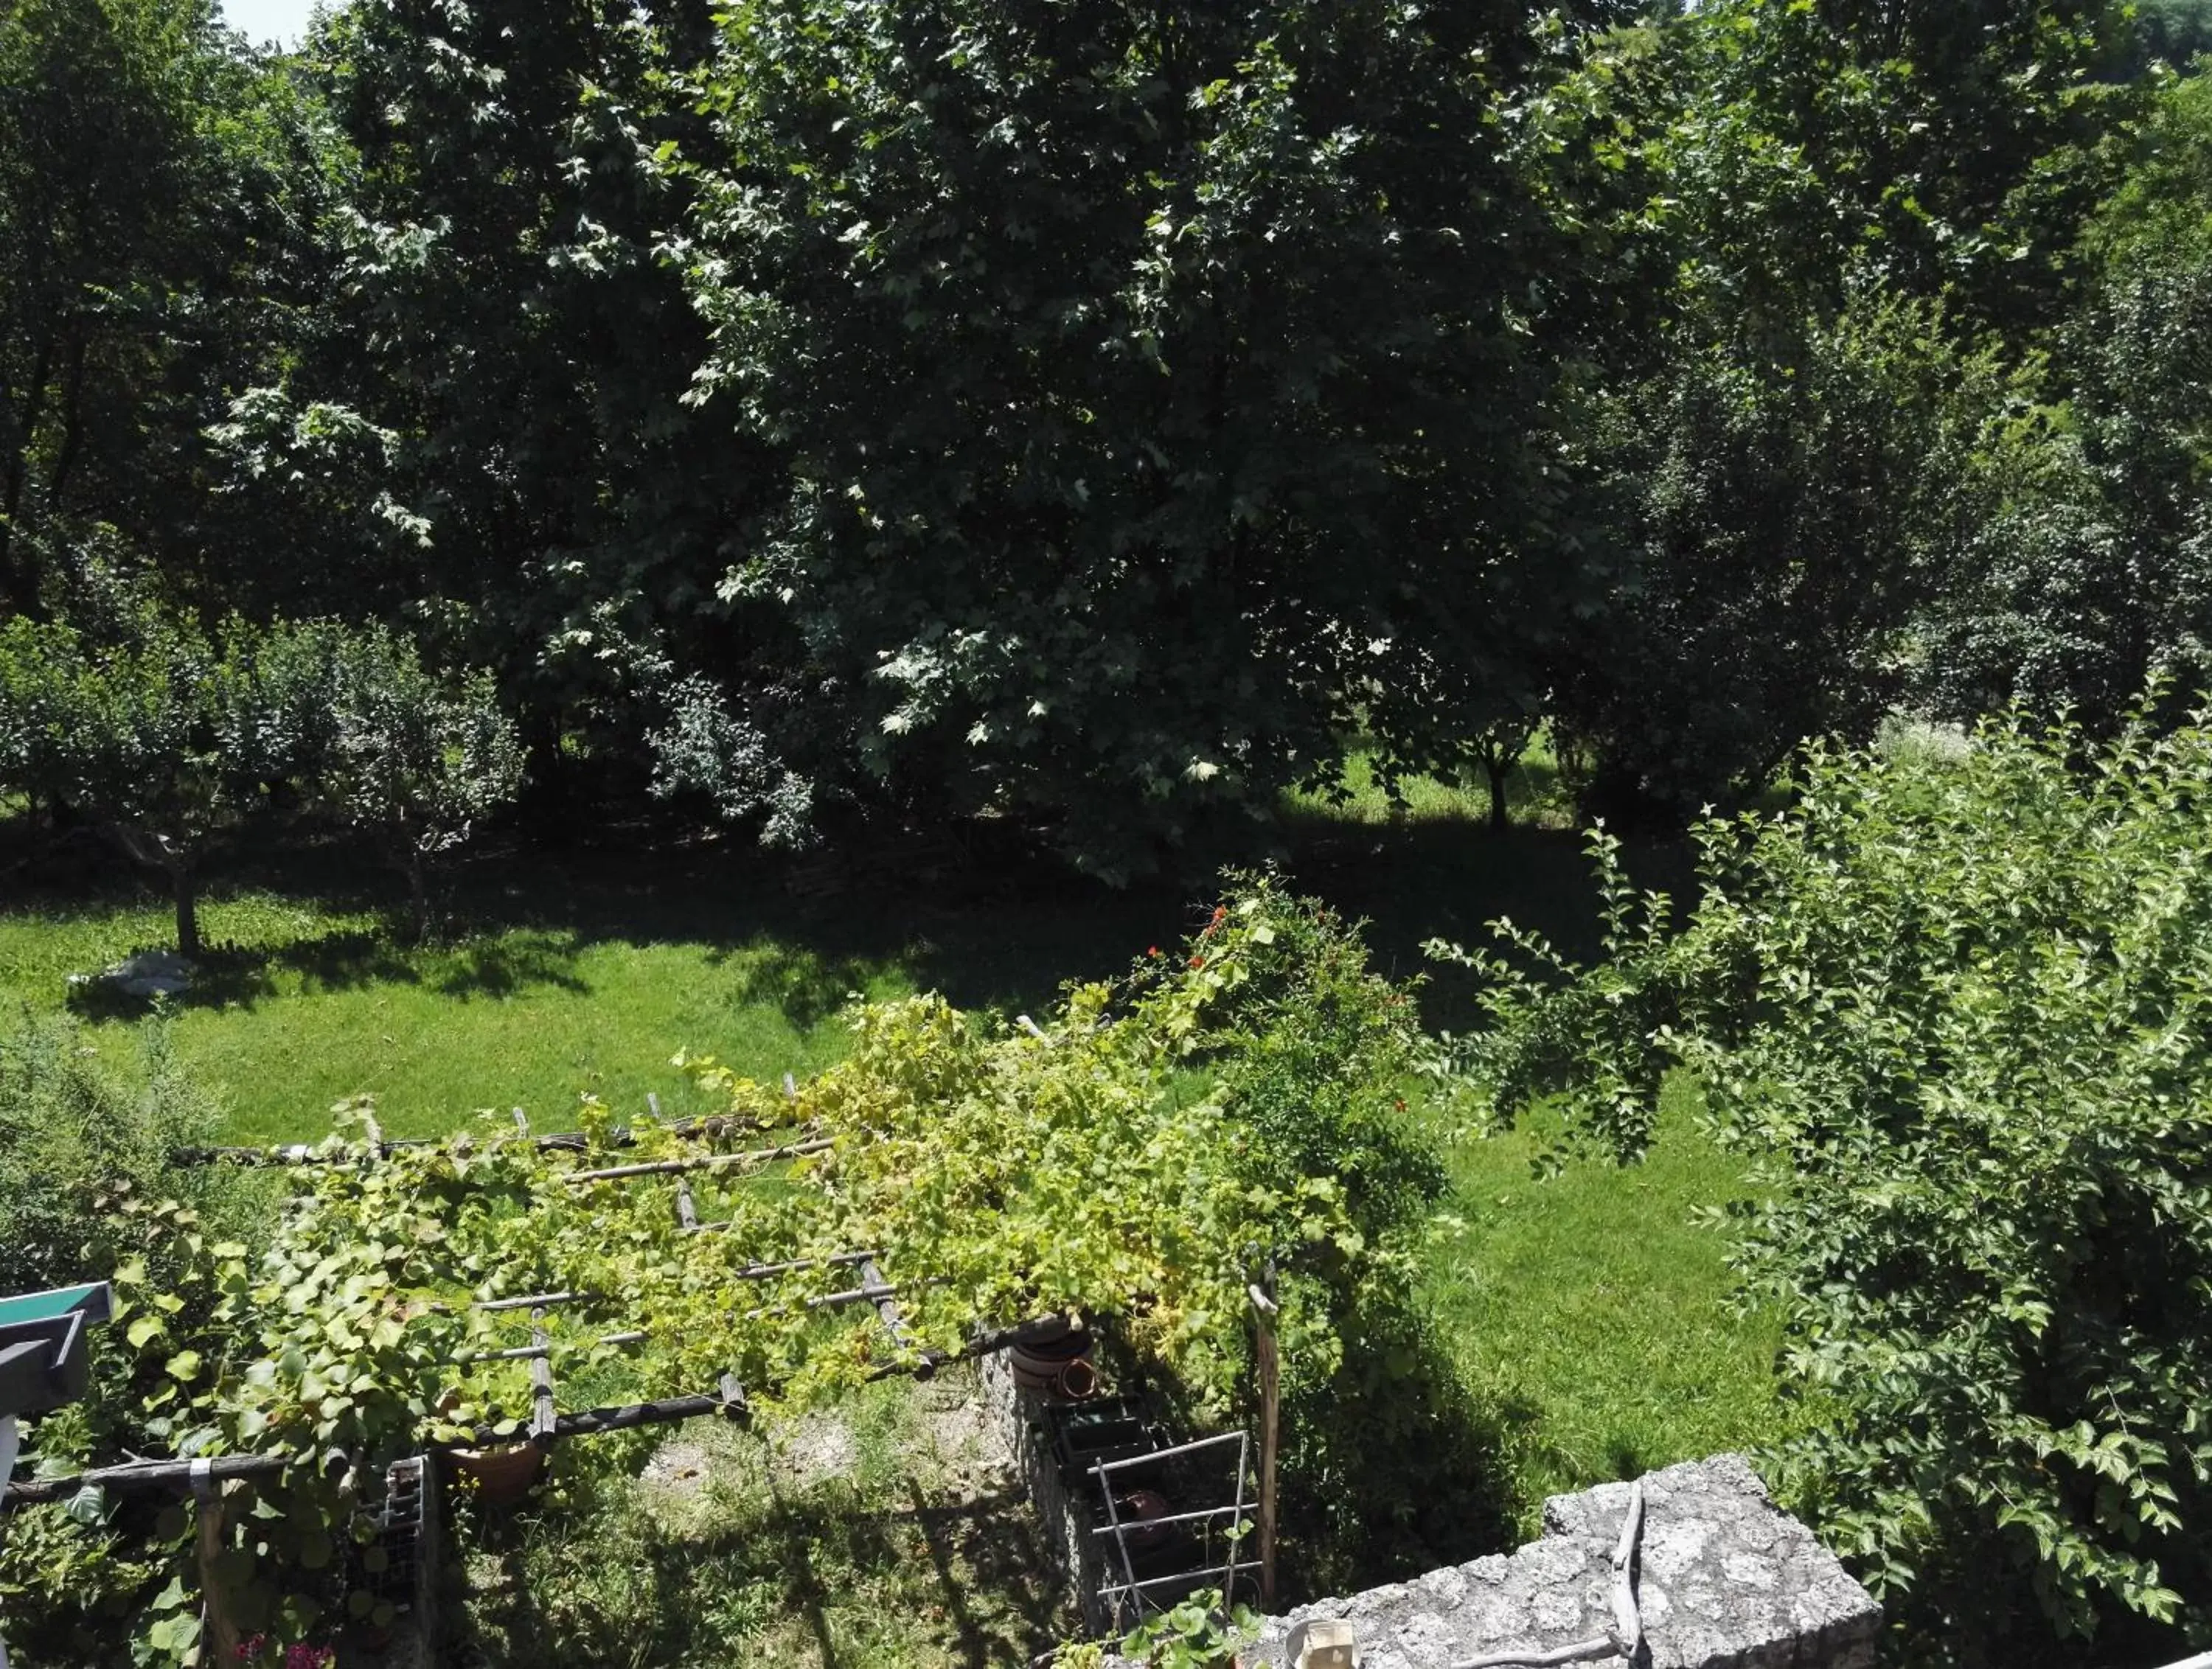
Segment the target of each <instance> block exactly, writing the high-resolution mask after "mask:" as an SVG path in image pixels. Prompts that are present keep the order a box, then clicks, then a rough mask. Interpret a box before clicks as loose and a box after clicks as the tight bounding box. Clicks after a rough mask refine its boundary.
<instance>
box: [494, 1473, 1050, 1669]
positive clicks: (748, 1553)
mask: <svg viewBox="0 0 2212 1669" xmlns="http://www.w3.org/2000/svg"><path fill="white" fill-rule="evenodd" d="M905 1492H906V1497H907V1502H906V1504H905V1505H904V1506H894V1505H889V1504H879V1503H876V1502H870V1501H866V1500H863V1499H861V1498H860V1496H859V1494H858V1492H857V1491H855V1490H850V1489H848V1488H843V1487H837V1486H832V1487H830V1488H828V1489H816V1490H808V1491H806V1492H805V1494H803V1495H799V1496H793V1495H791V1494H788V1493H787V1492H785V1491H783V1490H780V1489H778V1488H776V1486H775V1484H774V1483H773V1481H772V1480H771V1481H770V1483H769V1487H768V1493H767V1496H766V1498H765V1499H756V1500H750V1501H748V1500H743V1499H738V1498H725V1497H721V1496H711V1497H709V1498H710V1499H714V1500H717V1501H721V1500H725V1499H726V1505H727V1508H728V1510H727V1511H726V1512H725V1513H722V1514H718V1515H717V1517H716V1519H715V1521H714V1522H713V1523H711V1524H710V1525H709V1526H707V1527H706V1528H704V1529H703V1530H699V1531H696V1532H693V1533H690V1534H684V1533H680V1532H673V1531H671V1530H670V1529H669V1528H668V1527H667V1526H665V1523H664V1522H663V1521H662V1520H661V1519H660V1518H659V1517H658V1516H656V1515H654V1514H652V1513H651V1512H650V1511H648V1510H646V1509H645V1508H643V1507H641V1505H640V1504H638V1503H636V1502H634V1501H633V1502H625V1503H623V1504H620V1505H612V1506H610V1505H609V1504H608V1503H603V1502H595V1503H592V1504H590V1505H587V1506H585V1507H581V1508H572V1509H571V1510H570V1511H569V1512H568V1513H567V1514H563V1515H562V1516H561V1517H559V1518H552V1517H543V1518H539V1517H531V1518H527V1519H526V1518H525V1517H523V1516H521V1515H520V1514H518V1515H515V1516H512V1517H507V1518H504V1519H498V1518H495V1519H491V1520H488V1521H487V1522H486V1523H485V1524H484V1526H483V1530H482V1532H480V1535H479V1537H478V1540H477V1554H478V1557H477V1558H476V1559H473V1560H471V1569H470V1573H469V1575H470V1583H469V1586H470V1590H471V1597H472V1599H473V1602H474V1603H473V1604H472V1605H471V1607H470V1622H469V1624H468V1625H467V1626H465V1627H464V1628H462V1629H460V1630H457V1632H459V1634H460V1635H461V1636H462V1638H461V1640H460V1641H459V1642H457V1643H458V1644H459V1646H460V1648H461V1650H462V1653H463V1657H462V1660H465V1661H469V1662H475V1663H481V1664H483V1665H486V1666H489V1669H509V1666H513V1669H521V1666H525V1665H529V1666H538V1665H544V1664H550V1663H622V1664H625V1665H631V1666H635V1669H662V1666H666V1669H678V1666H690V1665H694V1664H700V1663H722V1662H731V1661H759V1662H763V1663H768V1662H789V1661H792V1660H793V1658H794V1655H795V1654H793V1650H792V1648H793V1647H794V1646H797V1644H798V1642H799V1641H802V1640H803V1641H804V1642H806V1646H807V1647H808V1648H811V1651H810V1652H807V1653H806V1655H807V1656H808V1657H810V1658H811V1659H812V1660H817V1661H818V1662H820V1663H821V1664H822V1665H823V1666H825V1669H851V1666H853V1665H855V1664H857V1663H860V1662H862V1661H867V1662H872V1663H884V1662H888V1661H910V1660H913V1659H914V1657H915V1647H916V1646H917V1645H919V1644H921V1643H923V1642H927V1643H928V1644H930V1645H933V1646H936V1647H937V1648H939V1649H941V1650H945V1651H949V1652H950V1653H951V1654H953V1655H954V1657H955V1660H957V1661H960V1662H963V1663H966V1664H969V1665H974V1666H978V1669H981V1666H988V1665H995V1664H999V1663H1004V1662H1008V1661H1026V1660H1028V1658H1029V1656H1030V1654H1031V1653H1033V1652H1035V1651H1036V1650H1038V1649H1040V1648H1042V1647H1043V1646H1045V1645H1047V1644H1048V1643H1049V1642H1050V1641H1051V1639H1052V1637H1053V1634H1054V1610H1055V1605H1054V1590H1053V1588H1052V1587H1051V1586H1050V1581H1051V1579H1050V1578H1049V1577H1048V1575H1047V1574H1046V1565H1045V1563H1044V1550H1043V1547H1042V1545H1041V1543H1040V1541H1039V1539H1038V1538H1037V1536H1036V1532H1035V1530H1034V1529H1033V1527H1032V1526H1031V1525H1030V1519H1029V1515H1028V1513H1027V1509H1026V1502H1025V1500H1024V1497H1023V1496H1020V1495H1019V1494H1018V1493H1017V1492H1012V1491H1002V1492H1000V1493H997V1494H994V1495H990V1496H978V1497H970V1498H967V1499H963V1500H960V1501H957V1502H931V1501H929V1500H928V1499H927V1496H925V1494H924V1492H923V1490H921V1486H920V1485H919V1484H916V1483H915V1482H914V1481H913V1480H912V1479H910V1478H909V1479H908V1480H907V1481H906V1484H905ZM908 1524H910V1525H912V1526H914V1527H915V1530H916V1531H918V1532H919V1535H920V1539H921V1540H922V1542H923V1544H924V1545H925V1546H926V1548H927V1552H928V1557H927V1560H917V1559H915V1557H913V1554H912V1551H911V1549H910V1547H909V1546H908V1545H903V1544H905V1543H907V1541H908V1539H907V1538H903V1537H901V1536H900V1535H898V1534H897V1533H896V1532H897V1530H898V1529H899V1527H900V1526H902V1525H908ZM611 1576H613V1577H614V1578H615V1580H610V1577H611ZM983 1612H991V1613H995V1614H996V1617H997V1620H998V1622H999V1623H1000V1627H999V1628H998V1629H997V1630H993V1629H992V1628H991V1627H990V1626H989V1625H988V1624H989V1620H990V1619H989V1618H988V1617H986V1616H985V1615H983V1614H981V1613H983ZM841 1625H842V1626H841ZM902 1629H903V1630H905V1633H904V1636H903V1637H902V1638H896V1648H895V1650H896V1655H895V1656H891V1657H887V1656H886V1655H885V1650H886V1648H887V1647H891V1646H892V1645H893V1641H892V1640H890V1639H887V1638H886V1636H893V1637H896V1636H899V1634H900V1631H901V1630H902ZM1010 1629H1012V1630H1018V1632H1019V1634H1020V1635H1021V1636H1024V1637H1023V1638H1022V1639H1020V1640H1019V1641H1018V1642H1017V1641H1010V1640H1009V1639H1008V1638H1007V1633H1008V1630H1010ZM856 1637H857V1638H858V1639H859V1642H860V1643H859V1644H857V1645H856V1644H855V1643H854V1642H855V1639H856ZM802 1649H804V1648H802ZM745 1654H750V1655H745Z"/></svg>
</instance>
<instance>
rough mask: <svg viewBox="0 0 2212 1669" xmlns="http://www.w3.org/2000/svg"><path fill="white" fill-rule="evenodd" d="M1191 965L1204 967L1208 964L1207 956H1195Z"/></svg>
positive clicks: (1191, 960)
mask: <svg viewBox="0 0 2212 1669" xmlns="http://www.w3.org/2000/svg"><path fill="white" fill-rule="evenodd" d="M1190 965H1191V966H1192V967H1193V968H1203V967H1205V966H1206V958H1205V957H1203V956H1193V957H1192V958H1191V959H1190Z"/></svg>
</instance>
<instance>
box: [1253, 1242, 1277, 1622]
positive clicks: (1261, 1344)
mask: <svg viewBox="0 0 2212 1669" xmlns="http://www.w3.org/2000/svg"><path fill="white" fill-rule="evenodd" d="M1279 1308H1280V1307H1279V1305H1278V1304H1277V1303H1276V1302H1275V1266H1274V1265H1273V1264H1269V1265H1267V1268H1266V1269H1265V1270H1264V1271H1261V1276H1260V1279H1259V1281H1258V1283H1257V1284H1255V1285H1254V1286H1253V1288H1252V1319H1253V1329H1252V1330H1253V1334H1254V1344H1255V1354H1256V1355H1257V1356H1258V1357H1259V1368H1260V1608H1261V1610H1262V1611H1267V1610H1268V1609H1270V1608H1272V1607H1273V1605H1274V1603H1275V1446H1276V1440H1277V1438H1278V1437H1279V1435H1280V1431H1279V1428H1280V1419H1281V1413H1282V1375H1281V1368H1280V1363H1279V1361H1278V1359H1277V1357H1276V1354H1275V1314H1276V1312H1277V1310H1278V1309H1279Z"/></svg>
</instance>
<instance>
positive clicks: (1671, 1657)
mask: <svg viewBox="0 0 2212 1669" xmlns="http://www.w3.org/2000/svg"><path fill="white" fill-rule="evenodd" d="M982 1379H983V1393H984V1402H985V1405H986V1406H987V1408H988V1409H989V1411H990V1415H991V1419H992V1422H993V1423H994V1426H995V1428H996V1429H997V1430H998V1433H999V1435H1000V1438H1001V1439H1002V1440H1003V1441H1005V1443H1006V1449H1007V1452H1008V1453H1009V1454H1011V1455H1012V1457H1013V1460H1014V1464H1015V1466H1016V1470H1017V1474H1018V1476H1019V1477H1020V1478H1021V1479H1022V1482H1023V1484H1024V1488H1025V1489H1026V1490H1028V1492H1029V1496H1030V1501H1031V1502H1033V1503H1035V1505H1036V1509H1037V1514H1038V1516H1039V1517H1040V1518H1041V1519H1042V1521H1043V1524H1044V1531H1045V1538H1044V1539H1045V1543H1046V1546H1047V1548H1048V1551H1049V1553H1050V1556H1051V1557H1052V1558H1053V1560H1054V1564H1055V1566H1056V1567H1057V1569H1058V1571H1059V1573H1060V1577H1061V1579H1062V1580H1063V1581H1066V1583H1067V1585H1068V1587H1069V1589H1070V1591H1071V1593H1072V1595H1073V1598H1075V1599H1077V1601H1078V1602H1079V1604H1080V1605H1081V1606H1082V1609H1083V1614H1084V1622H1085V1627H1086V1629H1087V1630H1089V1632H1090V1633H1091V1635H1092V1636H1094V1637H1096V1636H1099V1635H1102V1634H1103V1633H1104V1632H1106V1630H1107V1629H1108V1627H1109V1619H1108V1618H1107V1617H1105V1616H1104V1615H1103V1613H1102V1611H1101V1609H1100V1607H1099V1605H1098V1603H1097V1592H1098V1588H1099V1586H1100V1584H1101V1582H1102V1581H1103V1580H1104V1572H1105V1557H1104V1555H1105V1549H1104V1546H1103V1543H1102V1542H1101V1541H1100V1540H1099V1539H1098V1538H1097V1537H1096V1536H1094V1535H1092V1534H1091V1530H1092V1528H1093V1526H1094V1524H1095V1518H1094V1515H1093V1514H1091V1511H1090V1509H1089V1508H1088V1507H1087V1506H1086V1505H1085V1503H1084V1502H1081V1501H1080V1500H1078V1499H1075V1498H1073V1497H1072V1496H1071V1495H1070V1492H1069V1491H1068V1490H1067V1489H1066V1486H1065V1485H1064V1484H1063V1483H1062V1482H1061V1479H1060V1469H1059V1467H1058V1466H1057V1465H1056V1464H1055V1462H1054V1458H1053V1454H1052V1448H1051V1440H1050V1437H1049V1435H1048V1428H1047V1426H1046V1423H1045V1416H1044V1411H1043V1403H1042V1399H1039V1398H1038V1397H1037V1396H1036V1394H1035V1393H1031V1392H1028V1391H1024V1390H1023V1389H1022V1388H1021V1387H1018V1386H1017V1385H1016V1384H1015V1383H1014V1379H1013V1375H1012V1371H1011V1370H1010V1369H1008V1367H1007V1365H1006V1363H1005V1361H1004V1360H1003V1359H1000V1358H996V1357H987V1358H986V1359H985V1361H984V1363H983V1365H982ZM1629 1492H1630V1486H1629V1485H1628V1484H1601V1485H1599V1486H1598V1487H1597V1488H1596V1489H1594V1490H1584V1491H1583V1493H1581V1494H1579V1495H1570V1496H1553V1497H1552V1498H1551V1500H1549V1501H1547V1502H1545V1503H1544V1535H1543V1539H1541V1540H1540V1541H1534V1542H1531V1543H1529V1544H1528V1545H1527V1546H1525V1547H1522V1548H1521V1549H1519V1550H1518V1551H1515V1552H1513V1553H1510V1554H1509V1553H1498V1554H1493V1555H1492V1556H1491V1557H1488V1558H1484V1559H1476V1560H1474V1561H1473V1562H1472V1563H1468V1564H1463V1565H1453V1566H1447V1567H1446V1568H1444V1569H1441V1570H1432V1571H1431V1572H1429V1573H1428V1574H1427V1575H1425V1576H1419V1577H1416V1578H1415V1579H1414V1580H1413V1581H1410V1582H1399V1583H1394V1584H1392V1585H1390V1586H1389V1587H1379V1588H1370V1589H1369V1590H1368V1591H1367V1592H1366V1593H1358V1594H1354V1595H1353V1596H1352V1597H1351V1598H1350V1599H1323V1600H1322V1601H1320V1602H1319V1603H1317V1604H1315V1605H1305V1606H1302V1607H1300V1608H1299V1609H1297V1610H1296V1611H1291V1612H1290V1613H1289V1614H1288V1615H1286V1616H1283V1617H1270V1618H1268V1619H1267V1623H1266V1625H1265V1626H1264V1628H1263V1629H1262V1630H1261V1635H1260V1637H1259V1639H1258V1640H1257V1642H1255V1643H1254V1644H1253V1645H1251V1646H1250V1647H1248V1648H1246V1650H1245V1652H1244V1654H1243V1663H1244V1664H1245V1665H1246V1666H1248V1669H1286V1666H1285V1644H1284V1642H1285V1636H1287V1635H1288V1634H1289V1632H1290V1630H1291V1627H1292V1625H1294V1624H1296V1623H1300V1622H1304V1621H1305V1620H1307V1619H1308V1618H1310V1617H1343V1618H1346V1619H1347V1620H1348V1621H1350V1622H1351V1623H1353V1624H1354V1625H1355V1626H1356V1627H1357V1628H1358V1631H1359V1641H1360V1648H1361V1662H1362V1669H1449V1666H1451V1665H1454V1664H1457V1663H1462V1662H1464V1661H1466V1660H1468V1659H1470V1658H1478V1657H1486V1656H1490V1655H1492V1654H1497V1653H1501V1652H1506V1651H1525V1652H1529V1653H1543V1652H1549V1651H1553V1650H1556V1649H1557V1648H1559V1647H1562V1646H1568V1645H1571V1644H1573V1643H1575V1642H1578V1641H1586V1640H1590V1639H1594V1638H1595V1637H1597V1636H1601V1635H1604V1634H1605V1633H1607V1630H1608V1628H1609V1626H1610V1625H1611V1623H1612V1622H1613V1601H1612V1584H1613V1564H1612V1555H1613V1548H1614V1545H1616V1544H1617V1543H1618V1541H1619V1540H1620V1529H1621V1523H1622V1520H1623V1517H1624V1515H1625V1514H1626V1512H1627V1510H1628V1499H1629ZM1635 1570H1636V1594H1637V1603H1638V1611H1639V1612H1640V1614H1641V1616H1642V1618H1643V1622H1644V1633H1645V1636H1646V1641H1647V1644H1648V1648H1649V1654H1648V1656H1646V1657H1645V1658H1644V1659H1643V1660H1641V1661H1640V1662H1639V1663H1638V1665H1636V1666H1634V1669H1871V1666H1872V1664H1873V1662H1874V1656H1875V1635H1876V1632H1877V1631H1878V1630H1879V1629H1880V1628H1881V1607H1880V1606H1879V1605H1876V1604H1875V1602H1874V1600H1873V1599H1871V1598H1870V1597H1869V1595H1868V1593H1867V1592H1866V1590H1865V1589H1864V1588H1863V1587H1860V1586H1859V1585H1858V1584H1857V1582H1856V1581H1853V1580H1852V1579H1851V1577H1850V1575H1849V1574H1848V1573H1847V1572H1846V1571H1845V1570H1844V1568H1843V1566H1842V1565H1840V1564H1839V1563H1837V1561H1836V1558H1835V1556H1834V1555H1833V1554H1832V1553H1830V1552H1828V1551H1827V1550H1826V1549H1825V1548H1823V1547H1822V1546H1821V1545H1820V1543H1819V1542H1818V1541H1817V1540H1816V1539H1814V1535H1813V1532H1811V1531H1810V1530H1808V1529H1807V1528H1806V1527H1805V1526H1803V1525H1802V1524H1800V1523H1799V1522H1798V1521H1797V1520H1796V1519H1794V1518H1791V1517H1790V1515H1789V1514H1787V1513H1784V1511H1783V1510H1782V1509H1781V1508H1778V1507H1777V1506H1776V1505H1775V1504H1774V1503H1773V1502H1771V1500H1769V1499H1768V1498H1767V1494H1766V1489H1765V1485H1764V1484H1761V1483H1760V1482H1759V1477H1758V1474H1756V1473H1755V1472H1753V1471H1752V1469H1751V1467H1750V1466H1749V1465H1747V1463H1746V1462H1745V1460H1743V1458H1742V1457H1741V1455H1735V1454H1722V1455H1716V1456H1714V1457H1713V1458H1712V1459H1711V1460H1693V1461H1688V1462H1686V1463H1685V1464H1683V1465H1681V1466H1668V1467H1667V1468H1666V1469H1665V1470H1664V1471H1662V1472H1652V1473H1650V1474H1648V1475H1647V1476H1646V1477H1645V1478H1644V1531H1643V1535H1642V1537H1641V1539H1640V1541H1639V1543H1638V1558H1637V1563H1636V1567H1635ZM1111 1661H1113V1660H1110V1659H1109V1662H1111ZM1595 1669H1627V1666H1624V1665H1623V1664H1622V1662H1621V1660H1620V1658H1619V1657H1617V1656H1616V1657H1608V1658H1604V1659H1601V1660H1596V1665H1595Z"/></svg>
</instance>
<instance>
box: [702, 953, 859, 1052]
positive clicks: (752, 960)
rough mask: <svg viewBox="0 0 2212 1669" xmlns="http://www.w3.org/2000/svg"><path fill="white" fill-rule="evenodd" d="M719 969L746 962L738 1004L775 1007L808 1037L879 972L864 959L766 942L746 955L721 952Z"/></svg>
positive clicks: (716, 955)
mask: <svg viewBox="0 0 2212 1669" xmlns="http://www.w3.org/2000/svg"><path fill="white" fill-rule="evenodd" d="M708 961H709V962H714V963H715V964H718V965H719V964H720V963H723V962H733V961H742V962H743V963H744V966H743V967H742V968H740V969H739V971H738V978H737V983H736V996H737V999H738V1001H739V1002H740V1003H744V1004H748V1005H750V1004H756V1003H758V1004H768V1005H769V1006H772V1007H774V1008H775V1010H776V1011H777V1012H779V1013H780V1014H781V1015H782V1016H783V1017H784V1019H785V1020H786V1021H787V1022H788V1023H790V1025H791V1026H792V1028H793V1029H794V1030H797V1031H806V1030H808V1029H811V1028H812V1027H814V1026H817V1025H818V1024H820V1023H822V1022H823V1021H824V1020H826V1019H828V1018H829V1017H830V1016H831V1015H833V1014H835V1013H836V1012H837V1011H838V1010H839V1009H841V1008H842V1007H843V1006H844V1005H845V1000H846V998H848V997H849V996H851V995H852V993H853V992H856V991H861V990H865V989H866V986H867V984H868V981H869V979H870V977H871V976H872V974H874V972H875V968H874V966H873V965H872V963H871V962H869V960H868V959H867V958H866V957H864V956H857V955H853V954H849V953H848V954H847V955H844V956H823V955H822V954H821V953H819V952H817V951H815V950H806V949H798V948H793V947H790V946H787V945H780V944H774V943H772V942H763V943H761V944H757V945H753V946H749V947H747V949H746V950H743V951H727V950H716V951H714V953H712V954H711V955H710V956H709V957H708Z"/></svg>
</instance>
